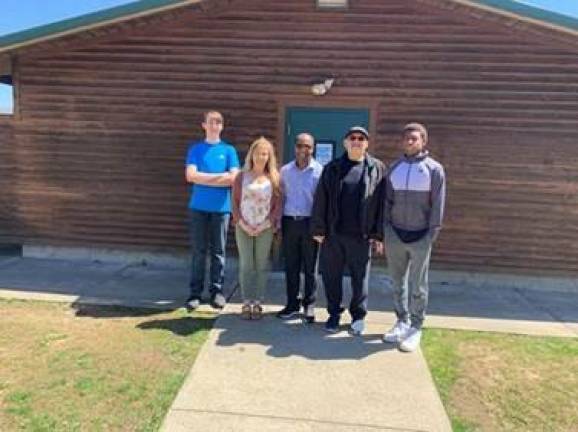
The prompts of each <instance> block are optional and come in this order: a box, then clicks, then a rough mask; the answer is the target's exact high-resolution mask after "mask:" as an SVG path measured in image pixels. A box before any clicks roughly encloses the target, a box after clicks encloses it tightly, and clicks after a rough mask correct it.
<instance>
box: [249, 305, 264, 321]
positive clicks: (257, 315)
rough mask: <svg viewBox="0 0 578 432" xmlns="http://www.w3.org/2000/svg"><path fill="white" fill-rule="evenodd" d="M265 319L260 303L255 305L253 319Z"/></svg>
mask: <svg viewBox="0 0 578 432" xmlns="http://www.w3.org/2000/svg"><path fill="white" fill-rule="evenodd" d="M261 318H263V306H261V305H260V304H259V303H257V304H254V305H253V309H251V319H254V320H260V319H261Z"/></svg>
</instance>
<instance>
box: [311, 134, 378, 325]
mask: <svg viewBox="0 0 578 432" xmlns="http://www.w3.org/2000/svg"><path fill="white" fill-rule="evenodd" d="M344 145H345V148H346V150H347V153H345V154H344V155H343V156H342V157H341V158H339V159H336V160H333V161H331V162H330V163H328V164H327V165H326V166H325V168H324V169H323V173H322V174H321V179H320V181H319V185H318V186H317V190H316V192H315V199H314V202H313V212H312V220H311V232H312V235H313V238H314V239H315V241H317V242H318V243H320V244H321V245H322V246H321V254H320V266H321V273H322V277H323V284H324V286H325V294H326V296H327V311H328V312H329V319H328V320H327V322H326V323H325V329H326V330H327V331H328V332H331V333H335V332H337V331H338V329H339V320H340V316H341V312H342V311H343V309H342V307H341V300H342V298H343V286H342V282H343V271H344V269H345V266H347V267H348V268H349V272H350V274H351V287H352V290H353V295H352V298H351V303H350V305H349V313H350V314H351V326H350V332H351V333H352V334H355V335H360V334H362V333H363V331H364V330H365V321H364V318H365V315H366V314H367V294H368V278H369V264H370V258H371V247H372V244H373V245H374V248H375V250H376V252H378V253H382V252H383V243H382V242H383V200H384V171H385V166H384V165H383V163H382V162H380V161H379V160H377V159H375V158H374V157H372V156H370V155H369V154H368V153H367V148H368V146H369V133H368V132H367V130H366V129H365V128H363V127H361V126H354V127H352V128H351V129H349V130H348V131H347V133H346V135H345V138H344Z"/></svg>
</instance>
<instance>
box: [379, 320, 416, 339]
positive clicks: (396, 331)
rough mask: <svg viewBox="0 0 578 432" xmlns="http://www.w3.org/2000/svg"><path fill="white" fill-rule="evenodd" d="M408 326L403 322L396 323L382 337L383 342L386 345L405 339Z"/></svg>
mask: <svg viewBox="0 0 578 432" xmlns="http://www.w3.org/2000/svg"><path fill="white" fill-rule="evenodd" d="M409 329H410V326H409V324H408V323H407V322H405V321H399V320H398V321H397V322H396V323H395V325H394V326H393V327H392V328H391V329H389V330H388V331H387V332H385V334H384V335H383V341H384V342H387V343H399V342H401V341H402V340H404V339H405V337H406V336H407V332H408V331H409Z"/></svg>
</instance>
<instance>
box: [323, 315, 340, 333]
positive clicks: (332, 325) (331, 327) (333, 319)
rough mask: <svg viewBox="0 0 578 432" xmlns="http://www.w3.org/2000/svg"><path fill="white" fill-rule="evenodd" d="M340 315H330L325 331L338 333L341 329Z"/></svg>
mask: <svg viewBox="0 0 578 432" xmlns="http://www.w3.org/2000/svg"><path fill="white" fill-rule="evenodd" d="M339 319H340V316H339V315H330V316H329V319H328V320H327V321H326V322H325V331H326V332H329V333H337V332H338V331H339Z"/></svg>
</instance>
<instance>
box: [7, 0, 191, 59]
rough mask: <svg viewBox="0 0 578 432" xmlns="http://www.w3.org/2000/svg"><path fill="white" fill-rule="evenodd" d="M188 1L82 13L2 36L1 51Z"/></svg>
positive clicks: (152, 0) (154, 0) (149, 1)
mask: <svg viewBox="0 0 578 432" xmlns="http://www.w3.org/2000/svg"><path fill="white" fill-rule="evenodd" d="M187 3H192V2H191V1H190V0H140V1H135V2H132V3H128V4H125V5H121V6H116V7H113V8H110V9H104V10H101V11H98V12H93V13H89V14H86V15H81V16H79V17H75V18H71V19H67V20H63V21H57V22H55V23H52V24H48V25H43V26H39V27H34V28H31V29H28V30H24V31H20V32H17V33H11V34H8V35H6V36H2V37H0V51H4V50H7V49H9V48H11V47H15V46H18V45H22V44H30V43H34V41H36V40H42V39H46V38H49V37H54V36H58V35H61V34H63V33H70V32H73V31H75V30H77V29H79V30H80V29H82V28H85V27H92V26H95V25H102V24H106V23H108V22H111V21H117V20H119V19H122V18H129V17H131V16H132V15H139V14H142V13H148V12H150V13H154V12H155V11H156V10H157V9H163V8H166V7H170V6H178V5H181V4H182V5H185V4H187Z"/></svg>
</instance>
